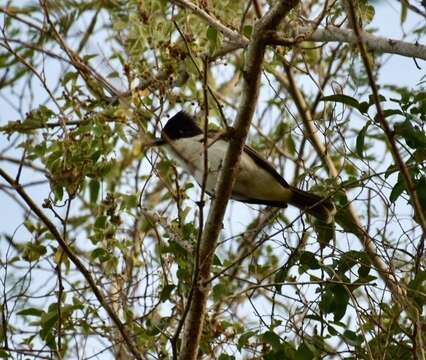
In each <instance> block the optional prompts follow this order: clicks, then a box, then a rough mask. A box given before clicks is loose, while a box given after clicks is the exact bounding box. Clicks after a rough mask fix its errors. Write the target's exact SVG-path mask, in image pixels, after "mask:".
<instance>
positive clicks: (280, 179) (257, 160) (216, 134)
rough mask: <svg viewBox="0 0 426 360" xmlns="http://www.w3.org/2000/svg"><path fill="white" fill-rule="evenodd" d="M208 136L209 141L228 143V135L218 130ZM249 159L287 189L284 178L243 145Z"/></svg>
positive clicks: (263, 159)
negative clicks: (225, 141) (220, 140)
mask: <svg viewBox="0 0 426 360" xmlns="http://www.w3.org/2000/svg"><path fill="white" fill-rule="evenodd" d="M208 136H209V138H210V139H212V138H213V139H215V140H216V141H217V140H218V139H221V138H223V139H225V140H228V141H229V138H228V135H227V134H226V132H224V131H218V130H210V129H209V131H208ZM243 151H244V152H245V153H246V154H247V155H248V156H250V158H251V159H252V160H253V161H254V162H255V163H256V164H257V165H258V166H260V167H261V168H263V169H265V170H266V171H267V172H268V173H270V174H271V176H272V177H273V178H274V179H275V180H277V181H278V182H279V183H280V184H281V185H282V186H283V187H285V188H289V187H290V186H289V184H288V183H287V181H285V180H284V178H283V177H282V176H281V175H280V174H279V173H278V172H277V170H275V168H274V167H273V166H272V165H271V163H270V162H269V161H268V160H266V159H265V158H264V157H263V156H262V155H260V154H259V153H258V152H257V151H256V150H254V149H253V148H252V147H250V146H248V145H244V150H243Z"/></svg>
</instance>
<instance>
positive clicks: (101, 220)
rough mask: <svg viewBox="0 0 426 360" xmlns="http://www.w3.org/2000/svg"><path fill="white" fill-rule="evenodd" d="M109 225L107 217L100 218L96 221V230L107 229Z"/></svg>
mask: <svg viewBox="0 0 426 360" xmlns="http://www.w3.org/2000/svg"><path fill="white" fill-rule="evenodd" d="M106 223H107V217H106V216H105V215H101V216H98V217H97V218H96V221H95V224H94V226H95V228H98V229H105V228H106Z"/></svg>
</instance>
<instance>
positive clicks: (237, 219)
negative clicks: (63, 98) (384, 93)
mask: <svg viewBox="0 0 426 360" xmlns="http://www.w3.org/2000/svg"><path fill="white" fill-rule="evenodd" d="M375 7H376V15H375V18H374V21H373V23H372V24H371V25H370V26H369V28H378V29H380V31H379V32H378V33H377V35H380V36H385V37H391V38H395V39H401V38H402V36H403V30H404V29H405V30H406V32H407V33H409V32H410V30H411V29H412V28H413V27H415V26H416V25H417V24H418V23H419V22H422V21H424V19H421V18H420V17H418V16H416V15H415V14H413V13H412V12H410V11H409V12H408V18H407V20H406V22H405V24H404V27H403V29H402V28H401V26H400V20H399V17H400V5H399V3H398V2H397V1H382V2H380V3H379V4H376V5H375ZM2 21H3V20H2V19H1V18H0V22H2ZM406 40H407V41H410V40H411V41H413V40H415V39H409V38H407V39H406ZM93 41H94V40H93V39H92V43H91V44H90V46H91V52H93V51H96V49H99V51H101V48H102V42H101V41H100V42H99V43H95V42H93ZM420 42H421V43H423V44H426V41H424V39H423V40H422V39H420ZM2 51H3V50H2ZM385 58H386V59H387V60H386V65H385V66H384V67H383V68H382V71H381V73H380V78H379V83H380V84H382V85H385V84H398V85H400V86H402V85H404V86H407V87H409V88H410V87H414V86H415V85H416V84H417V83H418V82H419V81H421V79H422V77H423V76H425V73H426V72H425V69H426V62H424V61H422V60H418V64H419V65H420V67H421V69H418V68H417V67H416V65H415V63H414V61H413V60H412V59H409V58H406V57H402V56H397V55H392V56H391V55H385ZM51 71H53V72H57V71H58V69H54V68H52V69H51ZM0 76H1V74H0ZM46 76H47V77H48V78H49V69H48V71H47V73H46ZM301 86H310V84H301ZM0 91H4V90H0ZM2 95H6V94H5V93H3V94H2ZM35 95H36V100H37V99H38V102H40V101H42V100H44V99H45V94H44V91H43V89H42V87H41V86H40V92H37V93H36V94H35ZM348 95H351V94H348ZM36 102H37V101H36ZM0 109H1V112H0V126H2V125H5V124H6V123H7V122H8V121H11V120H17V119H19V115H18V114H17V113H16V112H15V111H14V110H13V109H12V108H11V107H10V105H9V104H8V103H7V102H6V101H5V100H4V99H3V98H2V97H0ZM28 110H29V109H27V111H28ZM163 125H164V123H163ZM8 144H9V140H8V139H7V137H6V136H5V135H4V134H0V150H2V149H4V148H5V147H6V146H7V145H8ZM7 155H9V156H13V157H15V158H20V156H21V155H22V150H21V149H11V150H10V151H9V152H8V153H7ZM0 166H1V167H2V168H3V169H6V170H7V171H8V172H9V174H11V175H12V176H15V174H16V169H17V168H16V166H13V165H10V164H9V163H6V162H1V161H0ZM21 178H22V179H23V180H24V183H25V182H27V181H30V180H33V179H34V176H33V175H32V174H31V172H29V171H28V170H27V169H24V172H23V174H22V176H21ZM37 178H38V179H39V178H40V177H37ZM0 183H2V181H1V180H0ZM28 191H29V193H30V194H31V196H32V197H33V198H35V199H36V201H37V202H38V204H39V205H41V203H42V202H43V199H44V198H46V197H47V195H48V188H47V187H46V186H37V187H31V188H30V189H29V190H28ZM0 211H1V216H0V219H1V220H0V234H3V233H8V234H10V233H13V232H14V231H15V230H16V229H18V231H17V237H16V238H15V239H16V241H18V242H24V241H28V240H30V239H31V237H30V235H29V234H28V233H27V231H26V230H25V229H24V228H23V227H20V225H21V224H22V215H21V214H22V210H21V208H20V207H19V206H18V205H17V204H16V203H15V201H13V200H12V199H11V198H10V197H9V196H7V195H5V193H4V192H2V191H0ZM228 211H232V217H231V218H232V231H231V227H230V224H229V225H228V226H227V228H226V231H227V232H229V233H231V232H232V233H234V234H235V233H237V232H239V231H241V230H243V229H244V227H245V226H246V225H247V223H248V222H249V221H250V220H251V219H252V215H253V213H252V212H253V210H252V207H249V206H247V205H241V204H238V205H236V204H235V203H234V204H233V206H232V207H231V209H228ZM49 215H50V214H49ZM0 244H4V242H3V241H2V242H0ZM2 250H3V249H0V256H3V251H2Z"/></svg>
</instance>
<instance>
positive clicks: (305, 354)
mask: <svg viewBox="0 0 426 360" xmlns="http://www.w3.org/2000/svg"><path fill="white" fill-rule="evenodd" d="M296 356H297V359H298V360H312V359H313V358H314V357H315V353H314V352H312V351H311V346H308V345H307V344H306V343H304V342H303V343H302V344H301V345H300V346H299V348H298V349H297V352H296Z"/></svg>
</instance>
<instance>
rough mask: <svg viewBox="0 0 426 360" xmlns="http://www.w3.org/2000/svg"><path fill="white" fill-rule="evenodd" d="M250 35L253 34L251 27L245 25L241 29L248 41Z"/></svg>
mask: <svg viewBox="0 0 426 360" xmlns="http://www.w3.org/2000/svg"><path fill="white" fill-rule="evenodd" d="M252 33H253V26H251V25H245V26H244V28H243V34H244V36H245V37H247V38H249V39H250V38H251V34H252Z"/></svg>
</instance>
